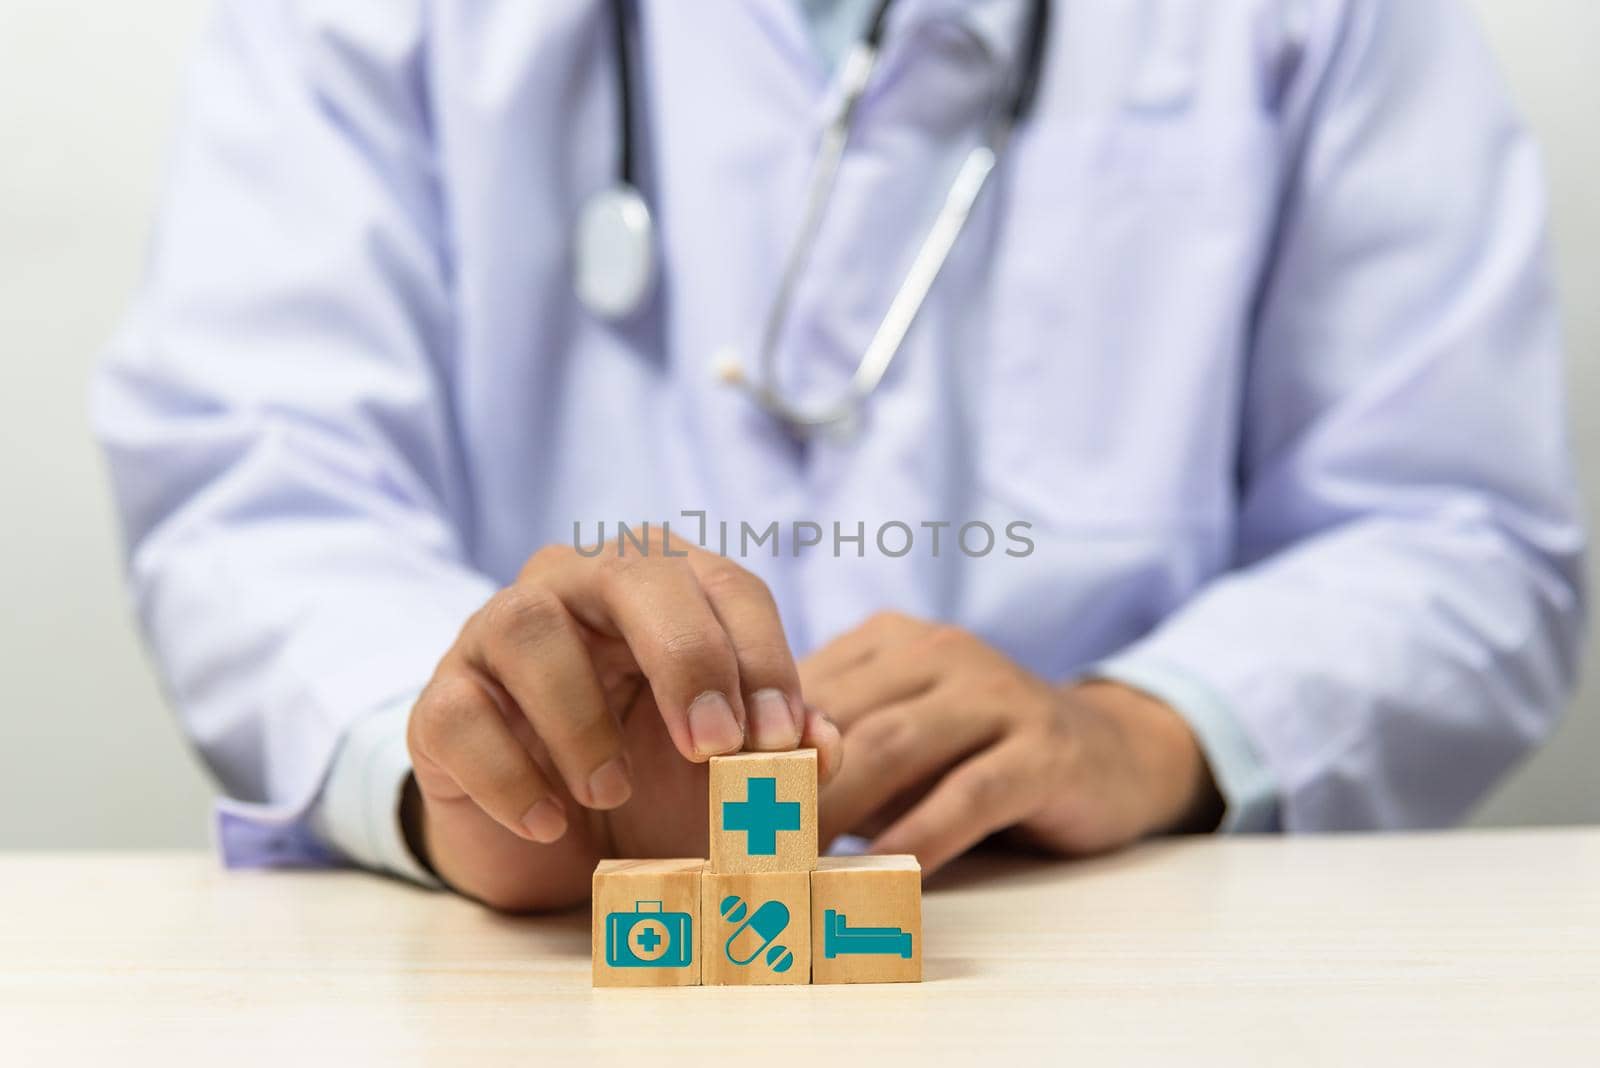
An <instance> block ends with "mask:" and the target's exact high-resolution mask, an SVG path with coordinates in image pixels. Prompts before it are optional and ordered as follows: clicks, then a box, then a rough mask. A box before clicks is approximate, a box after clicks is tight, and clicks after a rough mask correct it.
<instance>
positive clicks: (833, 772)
mask: <svg viewBox="0 0 1600 1068" xmlns="http://www.w3.org/2000/svg"><path fill="white" fill-rule="evenodd" d="M800 744H801V745H803V746H807V747H809V748H812V749H815V750H816V751H817V782H818V784H819V785H823V786H826V785H827V784H828V783H829V782H831V781H832V780H833V779H834V778H835V777H836V776H837V775H838V774H839V772H840V770H841V769H842V768H843V767H844V740H843V739H842V738H841V737H840V736H839V728H838V727H836V726H834V724H833V721H832V720H830V719H829V718H828V717H827V716H826V715H824V714H823V712H822V711H821V710H820V709H817V708H812V707H811V706H809V705H807V706H806V729H805V734H804V735H803V736H802V737H801V740H800Z"/></svg>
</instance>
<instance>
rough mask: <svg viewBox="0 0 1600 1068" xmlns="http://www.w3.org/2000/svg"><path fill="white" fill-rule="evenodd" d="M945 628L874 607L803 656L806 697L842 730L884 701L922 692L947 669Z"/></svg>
mask: <svg viewBox="0 0 1600 1068" xmlns="http://www.w3.org/2000/svg"><path fill="white" fill-rule="evenodd" d="M947 633H948V634H949V635H950V636H952V637H953V636H954V633H953V632H951V628H948V627H943V626H941V625H939V624H936V623H929V622H926V621H924V620H918V619H913V618H912V617H910V616H905V615H901V614H899V613H897V612H880V613H878V614H877V615H875V616H873V617H871V618H870V619H868V620H867V621H866V622H865V623H863V624H862V625H861V626H859V627H857V628H856V629H855V630H853V631H851V632H849V633H848V634H845V635H844V636H842V637H839V638H836V639H834V640H833V641H832V642H830V643H828V645H826V646H824V647H823V648H822V649H821V650H820V651H818V652H817V653H816V654H814V655H812V656H810V657H808V658H807V659H806V662H805V664H804V665H802V668H801V674H802V678H803V680H804V685H805V693H806V700H808V701H810V702H811V703H812V704H814V705H816V706H817V707H818V708H821V709H822V710H823V711H825V712H826V713H827V714H828V716H829V717H830V718H831V719H832V720H833V721H834V722H835V723H837V724H838V725H839V727H840V728H841V729H842V730H845V731H849V729H850V728H851V726H852V725H854V724H855V722H856V721H857V720H859V719H860V718H861V717H863V716H865V715H868V714H870V713H872V712H875V711H876V710H878V709H881V708H883V707H884V706H886V705H889V704H893V703H896V702H901V701H908V700H911V699H912V698H915V697H917V696H919V695H921V694H923V693H925V692H926V691H927V690H928V689H929V688H930V687H931V686H932V685H933V684H934V682H935V681H937V679H938V677H939V675H940V673H941V672H942V671H946V670H948V669H949V667H950V664H949V655H948V654H949V650H948V649H947V648H945V646H946V645H948V644H953V643H944V642H942V638H943V637H944V636H946V635H947Z"/></svg>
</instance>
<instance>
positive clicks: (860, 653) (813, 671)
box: [801, 612, 929, 693]
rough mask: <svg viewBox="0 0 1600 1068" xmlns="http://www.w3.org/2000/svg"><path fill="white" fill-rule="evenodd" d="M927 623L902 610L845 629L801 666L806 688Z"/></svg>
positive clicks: (863, 659) (882, 613) (902, 638)
mask: <svg viewBox="0 0 1600 1068" xmlns="http://www.w3.org/2000/svg"><path fill="white" fill-rule="evenodd" d="M928 625H929V624H927V623H924V622H922V621H921V620H918V619H914V618H913V617H911V616H908V615H904V614H902V613H900V612H878V613H875V614H874V615H871V616H869V617H867V620H866V622H864V623H862V624H861V625H860V626H859V627H856V628H855V629H854V630H849V631H846V632H845V633H843V634H841V635H839V636H838V637H837V638H835V639H833V640H832V641H831V642H829V643H828V644H826V645H824V646H823V647H822V648H820V649H818V650H817V651H816V652H814V653H812V654H811V655H810V656H808V657H806V661H805V663H804V664H803V665H802V666H801V677H802V680H803V682H804V684H805V687H806V691H807V692H808V693H809V692H810V690H811V687H812V686H813V685H816V684H819V683H823V682H826V681H827V680H829V679H831V678H833V677H835V676H837V675H841V674H843V673H844V672H846V671H849V670H850V669H852V668H854V667H856V666H857V665H859V664H861V663H863V662H865V661H867V660H869V659H871V658H872V657H873V655H874V654H876V653H877V652H879V651H880V650H881V649H884V648H886V647H888V646H890V645H894V644H898V643H899V642H902V641H904V640H906V639H907V638H909V637H910V636H911V635H912V634H915V633H917V632H918V631H920V630H923V629H925V628H926V627H927V626H928Z"/></svg>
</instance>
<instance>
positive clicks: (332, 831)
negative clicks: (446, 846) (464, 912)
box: [308, 693, 442, 888]
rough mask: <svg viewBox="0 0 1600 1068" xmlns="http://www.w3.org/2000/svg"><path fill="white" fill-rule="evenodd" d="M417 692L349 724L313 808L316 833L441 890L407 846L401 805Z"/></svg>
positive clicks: (368, 864) (353, 857)
mask: <svg viewBox="0 0 1600 1068" xmlns="http://www.w3.org/2000/svg"><path fill="white" fill-rule="evenodd" d="M416 696H417V695H416V694H415V693H412V694H408V695H406V696H405V697H403V698H400V699H397V700H394V701H391V702H390V703H388V704H386V705H383V706H382V707H380V708H379V709H377V710H376V711H373V712H370V713H368V714H367V715H365V716H362V717H361V718H360V719H358V720H356V721H355V722H354V723H352V724H351V725H350V728H349V729H348V731H346V733H345V736H344V738H343V740H342V741H341V742H340V743H339V749H338V752H337V753H336V754H335V755H334V758H333V765H332V766H331V767H330V768H329V770H328V778H327V780H326V782H325V783H324V784H323V788H322V792H321V794H320V795H319V796H318V798H317V800H316V802H315V803H314V804H313V806H312V810H311V813H310V816H309V821H308V822H309V825H310V828H311V831H312V833H313V834H314V835H315V836H316V837H317V838H318V839H319V840H320V841H321V842H323V843H324V844H325V845H326V846H327V847H328V848H330V849H332V850H333V851H334V852H336V853H337V854H339V855H340V856H342V857H343V858H345V859H346V860H348V861H350V862H351V863H354V864H359V865H361V866H362V867H364V868H371V869H374V870H376V871H382V872H387V873H389V874H391V875H398V876H399V877H401V878H402V879H408V880H410V881H411V882H414V883H417V884H418V885H420V886H427V887H432V888H439V887H440V886H442V884H441V883H440V881H439V879H438V877H437V876H435V875H434V874H433V873H432V872H430V871H429V870H428V869H427V868H426V867H425V866H423V864H422V862H421V861H420V860H418V859H417V857H416V855H415V854H413V853H412V852H411V847H410V846H408V845H407V844H406V837H405V831H404V829H403V827H402V826H401V821H400V803H401V799H402V798H403V797H404V795H405V788H406V782H407V780H408V779H409V778H410V776H411V755H410V753H409V752H408V751H407V749H406V721H407V720H408V718H409V717H410V714H411V706H412V705H413V704H415V703H416Z"/></svg>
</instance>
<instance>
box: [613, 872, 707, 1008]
mask: <svg viewBox="0 0 1600 1068" xmlns="http://www.w3.org/2000/svg"><path fill="white" fill-rule="evenodd" d="M705 865H706V862H705V861H704V860H701V859H695V860H602V861H601V862H600V863H599V865H598V866H596V868H595V869H594V883H593V889H592V896H591V906H592V907H591V910H590V911H591V919H590V923H591V934H590V938H591V942H592V955H593V973H592V979H593V982H594V985H595V986H697V985H699V983H700V953H699V938H700V875H701V873H702V872H703V871H704V870H705ZM685 917H687V921H685Z"/></svg>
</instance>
